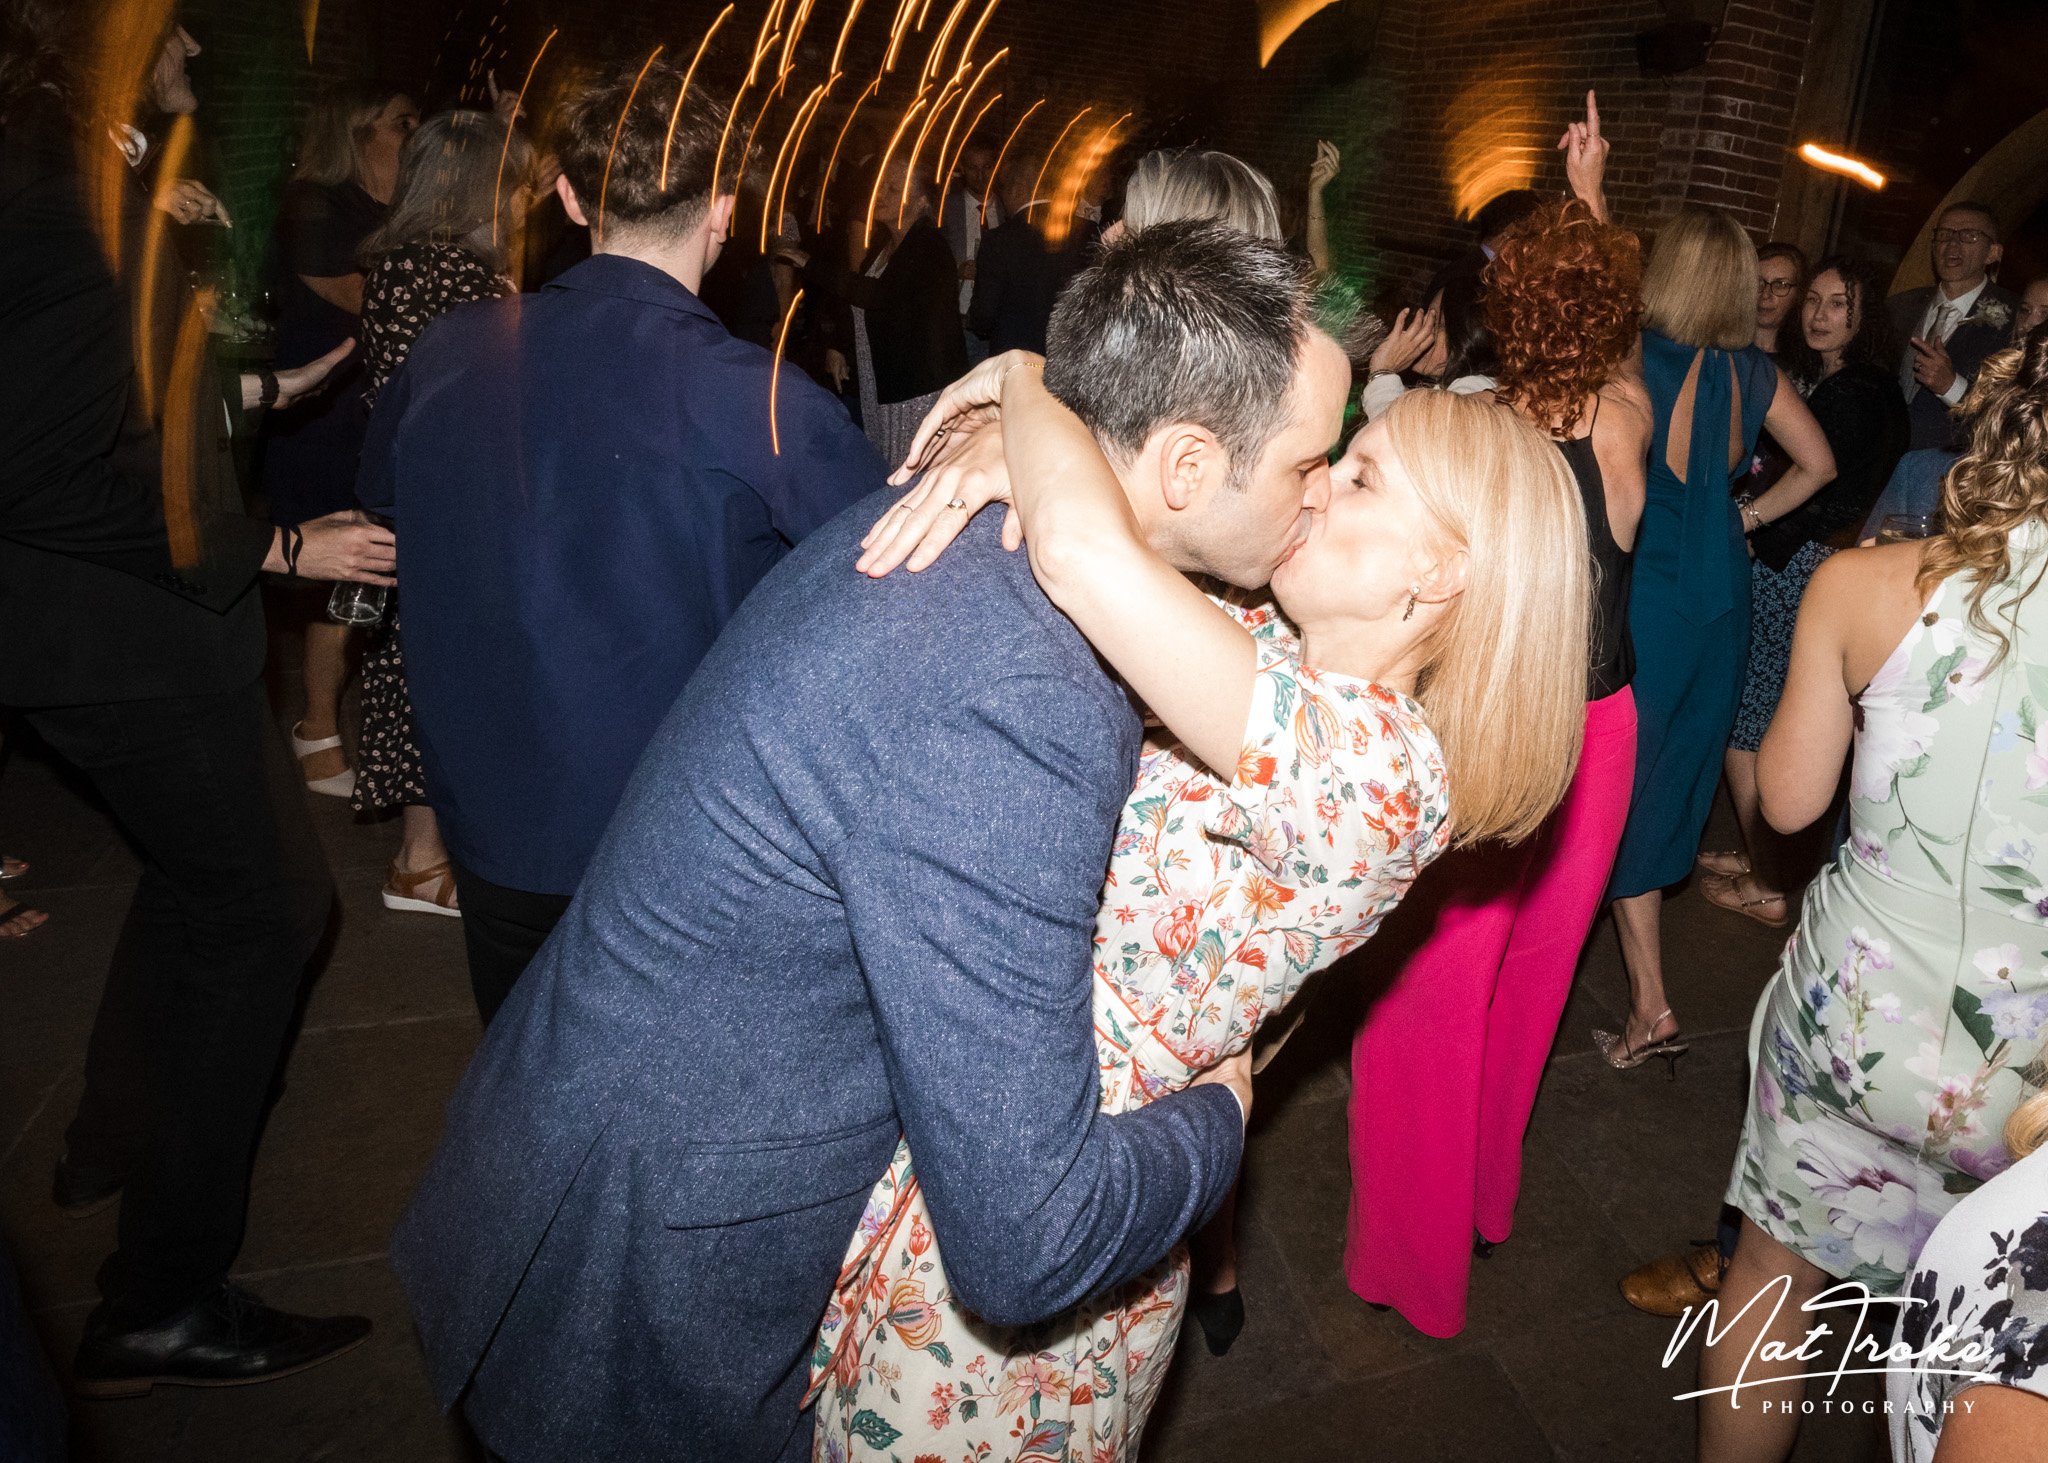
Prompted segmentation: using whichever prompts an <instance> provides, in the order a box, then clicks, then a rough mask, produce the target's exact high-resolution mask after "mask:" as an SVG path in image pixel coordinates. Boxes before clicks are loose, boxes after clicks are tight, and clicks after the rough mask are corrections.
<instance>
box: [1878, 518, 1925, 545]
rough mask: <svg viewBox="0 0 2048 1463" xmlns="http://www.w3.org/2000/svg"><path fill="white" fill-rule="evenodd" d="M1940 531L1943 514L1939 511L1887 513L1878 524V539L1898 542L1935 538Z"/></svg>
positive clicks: (1883, 541)
mask: <svg viewBox="0 0 2048 1463" xmlns="http://www.w3.org/2000/svg"><path fill="white" fill-rule="evenodd" d="M1940 532H1941V515H1940V514H1938V513H1887V514H1885V516H1884V521H1883V522H1882V523H1880V524H1878V526H1877V541H1878V542H1879V543H1881V544H1897V543H1904V542H1905V541H1906V540H1907V539H1915V538H1933V537H1934V536H1935V535H1936V534H1937V533H1940Z"/></svg>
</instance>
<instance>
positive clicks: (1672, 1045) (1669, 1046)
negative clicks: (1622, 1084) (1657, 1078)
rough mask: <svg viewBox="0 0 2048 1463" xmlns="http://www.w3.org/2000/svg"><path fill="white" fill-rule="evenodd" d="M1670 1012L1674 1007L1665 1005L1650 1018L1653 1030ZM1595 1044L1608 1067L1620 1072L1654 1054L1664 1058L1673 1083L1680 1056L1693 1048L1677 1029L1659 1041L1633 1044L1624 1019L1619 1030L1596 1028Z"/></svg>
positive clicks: (1634, 1066)
mask: <svg viewBox="0 0 2048 1463" xmlns="http://www.w3.org/2000/svg"><path fill="white" fill-rule="evenodd" d="M1670 1014H1671V1008H1670V1007H1669V1006H1666V1007H1665V1008H1664V1009H1663V1010H1661V1011H1659V1012H1658V1013H1657V1014H1656V1015H1655V1016H1653V1017H1651V1018H1650V1030H1652V1031H1655V1030H1656V1029H1657V1023H1658V1022H1659V1021H1662V1020H1663V1019H1664V1018H1665V1017H1666V1016H1669V1015H1670ZM1593 1045H1594V1046H1595V1047H1597V1048H1598V1049H1599V1051H1600V1055H1601V1056H1603V1057H1605V1058H1606V1059H1607V1065H1608V1066H1610V1067H1613V1068H1614V1069H1615V1070H1617V1071H1621V1072H1628V1071H1633V1070H1634V1069H1635V1068H1637V1067H1640V1066H1641V1065H1642V1064H1643V1063H1645V1062H1647V1061H1649V1060H1650V1058H1652V1057H1662V1058H1663V1059H1664V1068H1665V1071H1666V1072H1667V1073H1668V1074H1669V1075H1670V1078H1671V1080H1672V1081H1674V1082H1676V1081H1677V1080H1678V1059H1679V1058H1680V1057H1682V1056H1684V1055H1685V1054H1686V1053H1687V1052H1689V1051H1691V1050H1692V1045H1691V1043H1689V1042H1687V1041H1686V1039H1685V1038H1684V1037H1683V1036H1681V1035H1679V1034H1678V1033H1677V1032H1676V1031H1674V1032H1672V1033H1671V1034H1670V1035H1669V1036H1667V1037H1663V1038H1661V1039H1660V1040H1657V1041H1648V1042H1644V1043H1643V1044H1642V1045H1641V1046H1631V1045H1629V1040H1628V1023H1627V1022H1626V1021H1624V1022H1622V1024H1621V1030H1620V1031H1600V1030H1595V1031H1594V1033H1593Z"/></svg>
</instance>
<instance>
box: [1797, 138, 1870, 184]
mask: <svg viewBox="0 0 2048 1463" xmlns="http://www.w3.org/2000/svg"><path fill="white" fill-rule="evenodd" d="M1799 156H1800V157H1801V159H1803V160H1804V161H1805V162H1806V164H1807V165H1808V166H1809V167H1815V168H1819V169H1820V170H1821V171H1822V172H1824V173H1840V174H1841V175H1842V176H1843V177H1845V178H1854V179H1855V180H1856V181H1857V182H1859V183H1861V184H1862V185H1863V186H1864V187H1866V188H1869V189H1872V190H1875V189H1878V188H1882V187H1883V186H1884V174H1883V173H1880V172H1879V171H1878V170H1877V169H1876V168H1873V167H1872V166H1871V165H1870V164H1869V163H1866V162H1864V161H1863V160H1862V159H1861V158H1853V157H1850V156H1849V155H1848V154H1847V153H1840V152H1830V151H1828V149H1826V148H1825V147H1822V146H1821V145H1820V144H1819V143H1817V142H1802V143H1800V144H1799Z"/></svg>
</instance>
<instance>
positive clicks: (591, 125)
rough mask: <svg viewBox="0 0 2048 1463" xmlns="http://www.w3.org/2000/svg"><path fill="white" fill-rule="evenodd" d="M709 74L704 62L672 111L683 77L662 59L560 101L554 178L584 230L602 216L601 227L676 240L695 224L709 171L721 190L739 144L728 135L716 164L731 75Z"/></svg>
mask: <svg viewBox="0 0 2048 1463" xmlns="http://www.w3.org/2000/svg"><path fill="white" fill-rule="evenodd" d="M717 69H718V71H719V73H720V74H719V75H718V76H717V77H716V78H715V79H714V78H712V77H711V76H709V75H708V74H707V73H710V72H711V71H712V70H713V67H712V64H711V58H709V57H707V58H706V61H705V64H704V65H702V66H700V67H699V68H698V70H697V74H696V75H695V76H694V77H692V78H691V80H690V91H689V95H688V96H686V97H684V98H683V102H682V108H681V110H680V111H679V110H678V109H677V107H676V98H677V96H678V94H679V93H681V91H682V87H683V75H684V71H683V68H682V67H680V66H676V65H672V64H671V63H670V62H669V60H668V57H667V56H666V55H663V56H660V57H658V58H656V59H655V61H654V63H653V64H652V65H649V66H648V67H647V68H646V72H645V74H644V75H643V74H642V72H641V68H640V65H638V64H634V65H629V66H626V67H623V68H621V69H620V70H617V71H611V72H606V73H605V74H604V75H602V76H600V77H598V78H597V79H596V80H594V81H592V82H590V83H589V84H587V85H585V86H582V87H579V88H577V89H576V90H574V91H572V92H571V93H570V94H569V95H568V96H567V97H566V98H565V99H564V101H563V104H562V111H561V118H560V137H559V146H560V153H561V159H562V172H563V173H564V174H565V175H567V177H568V179H569V186H570V187H572V188H574V189H575V190H576V198H577V201H578V202H579V203H581V204H582V205H583V212H584V216H585V217H586V218H588V219H589V220H590V222H591V226H592V228H593V230H598V229H600V228H602V227H603V225H600V223H599V215H600V212H601V213H602V215H603V220H604V225H611V226H616V227H621V228H627V227H630V228H633V229H635V230H638V229H641V228H643V227H644V228H648V229H658V230H659V231H660V232H661V233H662V234H664V235H666V236H668V237H670V238H675V237H680V236H681V235H683V234H686V233H688V232H689V231H690V230H691V229H693V228H695V227H696V226H697V223H698V221H699V220H701V219H702V218H703V216H704V210H705V209H706V208H707V207H709V206H710V203H711V184H712V178H711V171H712V168H713V167H714V166H717V167H718V169H719V171H720V172H721V173H722V174H723V175H724V179H723V181H724V182H725V184H726V185H727V186H730V184H731V182H732V180H733V178H734V177H735V176H737V174H738V159H739V151H740V148H741V146H742V144H743V142H744V141H745V139H744V138H741V137H727V138H726V146H725V156H724V158H723V159H722V160H720V159H719V157H718V144H719V139H720V136H721V135H722V134H723V133H724V132H725V119H726V113H727V110H728V108H729V106H730V104H731V99H732V93H733V87H734V85H735V84H736V78H732V77H728V76H726V75H725V74H724V72H725V71H727V70H728V69H729V67H727V66H720V67H718V68H717ZM629 101H630V103H631V105H630V106H629V105H628V102H629ZM622 116H623V117H624V121H623V122H622V121H621V120H620V118H621V117H622ZM671 123H673V126H671ZM614 138H616V139H617V140H616V142H614ZM664 166H665V168H666V174H665V176H664ZM607 170H609V171H607Z"/></svg>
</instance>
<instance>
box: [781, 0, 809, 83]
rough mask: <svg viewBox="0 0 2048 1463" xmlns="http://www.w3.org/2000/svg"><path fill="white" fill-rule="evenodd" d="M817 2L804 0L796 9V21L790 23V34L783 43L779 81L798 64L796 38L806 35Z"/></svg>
mask: <svg viewBox="0 0 2048 1463" xmlns="http://www.w3.org/2000/svg"><path fill="white" fill-rule="evenodd" d="M816 3H817V0H803V3H802V4H800V5H798V6H797V8H796V19H795V20H793V21H791V22H790V23H789V34H788V35H787V36H786V37H784V38H783V42H782V69H781V70H780V71H779V72H777V73H776V76H777V78H778V79H780V78H781V77H784V76H787V75H789V68H790V67H791V66H793V65H795V64H796V62H795V59H794V58H795V56H796V38H797V37H798V36H800V35H802V34H803V33H804V26H805V24H806V23H807V22H808V21H809V20H810V18H811V7H812V6H813V5H815V4H816Z"/></svg>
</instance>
